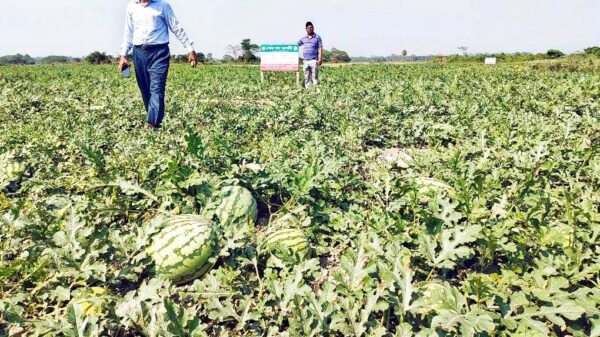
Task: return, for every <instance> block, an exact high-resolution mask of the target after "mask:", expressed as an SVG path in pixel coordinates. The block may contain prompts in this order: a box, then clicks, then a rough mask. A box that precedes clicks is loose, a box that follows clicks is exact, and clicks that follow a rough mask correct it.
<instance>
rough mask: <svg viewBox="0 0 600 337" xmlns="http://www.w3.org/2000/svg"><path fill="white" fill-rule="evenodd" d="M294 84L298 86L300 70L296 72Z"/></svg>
mask: <svg viewBox="0 0 600 337" xmlns="http://www.w3.org/2000/svg"><path fill="white" fill-rule="evenodd" d="M296 85H297V86H300V71H297V72H296Z"/></svg>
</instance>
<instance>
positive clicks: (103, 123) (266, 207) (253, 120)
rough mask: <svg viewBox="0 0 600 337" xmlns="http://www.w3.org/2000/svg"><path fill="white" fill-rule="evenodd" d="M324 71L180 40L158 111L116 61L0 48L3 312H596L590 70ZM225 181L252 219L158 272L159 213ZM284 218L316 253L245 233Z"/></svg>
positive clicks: (163, 325) (474, 320) (469, 318)
mask: <svg viewBox="0 0 600 337" xmlns="http://www.w3.org/2000/svg"><path fill="white" fill-rule="evenodd" d="M581 57H582V58H585V59H586V60H593V59H592V58H590V57H585V56H581ZM569 59H570V57H569V58H562V59H559V60H551V61H544V63H548V64H552V63H554V62H567V61H569ZM596 61H597V60H596ZM585 62H587V61H585ZM322 75H323V76H322V83H321V84H320V86H319V88H318V90H317V91H304V90H300V89H296V88H295V87H293V86H291V85H290V84H289V78H286V77H284V76H283V75H282V76H277V74H273V79H272V81H270V83H272V84H268V85H263V86H262V87H259V86H258V82H257V68H256V67H254V66H239V65H236V66H225V65H224V66H207V67H203V68H202V69H201V71H200V72H199V71H198V69H193V68H191V67H189V66H187V65H177V64H175V65H173V66H172V68H171V70H170V75H169V84H168V86H167V87H168V89H167V97H166V118H165V123H164V128H162V129H161V130H160V131H158V132H156V131H153V130H148V129H145V128H144V124H145V116H144V113H143V111H144V108H143V103H142V101H141V98H140V97H139V96H138V92H137V87H136V84H135V81H130V80H123V79H121V78H120V77H119V76H117V75H116V74H115V69H114V66H91V65H68V66H67V65H61V66H59V65H56V66H47V65H40V66H36V67H2V68H0V87H1V88H2V95H1V96H0V228H2V229H1V230H0V335H19V334H21V335H28V336H122V337H125V336H140V335H141V336H285V335H289V336H315V337H316V336H386V337H387V336H419V337H425V336H501V337H510V336H564V335H570V336H575V337H583V336H598V335H599V334H600V330H599V329H600V328H599V327H600V310H599V309H598V308H599V307H600V290H599V288H598V280H599V278H600V257H599V255H598V252H599V249H600V198H599V196H598V191H599V190H600V156H599V155H598V154H599V150H600V148H599V146H600V136H599V135H600V123H598V119H599V118H600V115H599V111H600V105H599V104H600V103H599V102H600V100H599V99H598V98H599V97H600V75H599V74H598V73H597V72H567V71H560V72H553V71H544V69H542V68H540V69H538V70H533V69H532V68H531V65H530V64H500V65H499V66H498V67H493V68H489V67H484V66H483V65H476V64H446V65H440V64H418V65H397V66H396V65H368V66H362V65H352V66H345V67H325V68H323V74H322ZM190 85H192V86H193V88H194V90H190ZM389 149H396V151H386V150H389ZM392 152H393V153H396V156H395V157H393V158H392V160H387V159H386V156H384V155H383V154H384V153H388V154H389V153H392ZM223 186H245V187H247V188H248V189H249V190H250V191H251V192H252V195H253V196H254V197H255V199H256V203H257V206H258V215H257V222H256V225H255V226H256V228H255V229H254V228H249V227H250V226H246V227H242V228H239V229H236V230H224V231H223V233H219V235H216V236H215V241H218V245H217V246H218V249H217V251H215V252H214V254H215V257H214V258H213V259H212V260H211V261H210V262H211V264H210V265H211V267H212V269H210V271H208V272H207V273H206V274H204V275H203V276H202V277H200V278H196V279H195V280H194V281H193V282H192V283H187V284H174V283H173V282H172V281H169V280H161V279H159V278H156V277H154V275H153V273H152V269H153V268H154V267H155V266H154V264H153V263H152V259H151V257H150V256H148V254H147V253H146V248H147V247H148V245H149V244H150V242H152V239H151V238H152V237H153V236H154V235H155V234H156V233H157V232H158V230H159V229H160V225H161V224H162V223H163V219H164V218H165V217H171V216H173V215H177V214H202V212H203V211H205V210H207V209H210V208H211V207H212V206H213V205H212V202H213V201H214V200H215V197H216V196H217V195H219V191H221V189H222V188H223ZM278 226H285V227H292V228H295V229H296V230H297V231H301V233H302V234H304V235H305V236H306V239H307V242H308V244H309V245H310V251H311V253H310V254H309V255H308V256H306V257H303V258H299V259H290V260H287V259H285V258H284V259H280V258H278V257H277V256H276V255H277V254H272V253H270V252H269V251H266V250H265V249H263V247H262V246H261V235H262V234H263V233H266V232H267V230H269V229H271V228H277V227H278ZM289 238H292V237H291V236H289ZM279 246H281V245H279ZM302 247H304V241H303V246H302ZM190 248H197V247H194V246H190ZM277 248H278V249H280V248H282V247H277ZM291 253H293V252H291ZM213 265H214V266H213Z"/></svg>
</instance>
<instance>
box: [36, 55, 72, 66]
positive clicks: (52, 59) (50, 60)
mask: <svg viewBox="0 0 600 337" xmlns="http://www.w3.org/2000/svg"><path fill="white" fill-rule="evenodd" d="M40 62H41V63H42V64H60V63H71V62H74V59H73V58H71V57H68V56H57V55H50V56H46V57H42V58H41V59H40Z"/></svg>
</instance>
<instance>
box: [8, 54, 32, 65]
mask: <svg viewBox="0 0 600 337" xmlns="http://www.w3.org/2000/svg"><path fill="white" fill-rule="evenodd" d="M13 64H21V65H24V64H35V59H34V58H33V57H31V56H29V55H28V54H25V55H21V54H16V55H6V56H2V57H0V65H13Z"/></svg>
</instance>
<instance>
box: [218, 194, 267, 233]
mask: <svg viewBox="0 0 600 337" xmlns="http://www.w3.org/2000/svg"><path fill="white" fill-rule="evenodd" d="M257 213H258V209H257V207H256V200H255V199H254V197H253V196H252V193H251V192H250V191H248V190H247V189H245V188H243V187H241V186H227V187H225V188H223V189H222V190H221V192H220V203H219V205H218V206H217V208H216V210H215V212H214V215H216V216H217V218H218V219H219V223H220V224H221V226H223V227H232V226H233V227H241V226H242V225H246V224H251V225H254V223H255V222H256V216H257Z"/></svg>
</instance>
